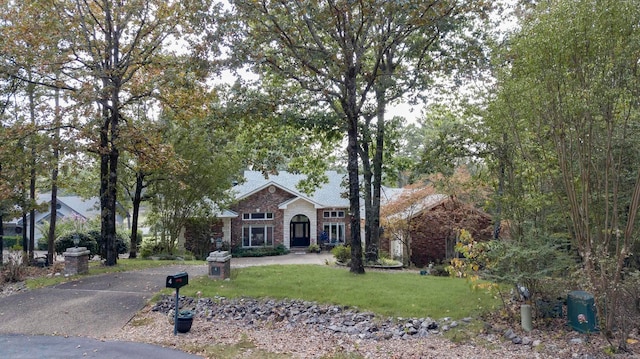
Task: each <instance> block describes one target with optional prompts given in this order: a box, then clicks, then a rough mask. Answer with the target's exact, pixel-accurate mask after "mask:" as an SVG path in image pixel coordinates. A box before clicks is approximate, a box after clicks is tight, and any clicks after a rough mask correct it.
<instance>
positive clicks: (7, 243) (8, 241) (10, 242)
mask: <svg viewBox="0 0 640 359" xmlns="http://www.w3.org/2000/svg"><path fill="white" fill-rule="evenodd" d="M21 242H22V237H20V236H4V237H2V243H3V246H4V248H5V249H6V248H11V247H13V246H15V245H16V244H19V243H21Z"/></svg>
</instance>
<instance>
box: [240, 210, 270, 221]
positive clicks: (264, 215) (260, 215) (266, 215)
mask: <svg viewBox="0 0 640 359" xmlns="http://www.w3.org/2000/svg"><path fill="white" fill-rule="evenodd" d="M242 219H245V220H259V219H273V213H271V212H256V213H244V214H242Z"/></svg>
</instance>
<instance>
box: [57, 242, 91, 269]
mask: <svg viewBox="0 0 640 359" xmlns="http://www.w3.org/2000/svg"><path fill="white" fill-rule="evenodd" d="M89 253H90V252H89V250H88V249H87V247H71V248H67V250H66V251H65V252H64V253H63V255H64V274H65V275H76V274H86V273H89Z"/></svg>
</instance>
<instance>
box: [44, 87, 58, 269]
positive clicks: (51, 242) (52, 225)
mask: <svg viewBox="0 0 640 359" xmlns="http://www.w3.org/2000/svg"><path fill="white" fill-rule="evenodd" d="M59 91H60V90H58V89H56V91H55V117H56V132H55V137H54V139H53V168H52V169H51V216H50V218H49V236H48V238H47V261H48V262H49V265H52V264H53V260H54V249H55V248H54V246H55V240H56V225H57V221H58V208H57V207H58V166H59V163H58V161H59V159H60V146H59V145H60V97H59Z"/></svg>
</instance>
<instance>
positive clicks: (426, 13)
mask: <svg viewBox="0 0 640 359" xmlns="http://www.w3.org/2000/svg"><path fill="white" fill-rule="evenodd" d="M232 3H233V5H235V8H236V12H235V13H234V15H233V16H234V17H235V18H239V19H240V21H241V22H242V24H243V26H241V27H240V29H242V30H243V31H238V32H236V33H237V37H236V40H237V42H236V44H235V46H234V51H236V53H239V54H242V55H244V56H245V58H246V59H248V61H249V62H250V63H251V64H252V65H253V66H254V70H255V71H256V72H257V73H260V74H262V75H263V80H264V82H263V83H264V84H269V83H271V84H272V85H273V86H278V87H282V86H285V87H291V88H292V89H294V88H295V89H299V90H303V91H305V92H306V93H307V95H308V97H309V98H314V99H316V101H317V104H318V105H322V106H327V107H329V108H331V109H332V110H333V111H334V112H335V113H336V115H337V116H338V117H339V118H340V123H339V127H340V128H342V129H343V131H345V132H346V134H347V136H346V137H347V151H346V152H347V169H348V173H349V200H350V212H351V213H350V214H351V236H352V237H351V249H352V261H351V271H352V272H355V273H363V272H364V267H363V263H362V261H361V255H362V245H361V235H360V229H359V228H360V183H359V175H360V170H359V161H358V158H359V155H360V154H361V153H362V154H364V151H361V150H362V148H361V141H362V140H363V139H362V138H361V136H360V135H361V132H362V131H361V128H362V127H361V126H362V124H361V119H362V118H363V115H365V112H366V111H365V109H366V107H367V106H370V107H371V108H375V109H376V110H375V111H374V113H376V114H381V113H384V112H385V109H386V104H387V103H389V101H392V100H393V99H394V98H398V97H399V96H401V94H402V93H403V91H408V90H409V89H410V88H412V86H413V85H415V84H416V83H417V82H416V79H417V78H420V77H421V75H420V74H421V71H422V70H424V69H425V68H426V66H423V64H424V63H425V62H424V59H425V57H427V56H428V55H429V51H431V50H434V49H433V48H431V47H430V44H429V42H430V41H431V42H435V40H438V39H439V38H440V36H441V33H440V32H442V31H445V30H446V31H448V30H449V27H450V26H451V25H452V23H448V22H447V21H446V20H445V21H443V19H446V18H447V16H449V15H450V14H453V13H455V14H457V13H459V12H460V11H462V10H463V9H468V8H471V7H473V6H474V5H472V4H473V3H474V2H468V3H467V2H456V1H450V2H447V1H408V2H407V1H405V2H388V1H373V0H372V1H360V2H354V1H296V2H268V1H258V2H256V1H244V0H237V1H233V2H232ZM441 24H442V27H440V25H441ZM429 27H431V29H430V32H429V34H428V35H426V36H424V37H421V34H422V32H423V31H424V32H427V29H428V28H429ZM429 39H431V40H429ZM405 61H406V62H405ZM402 66H405V67H402ZM400 69H403V71H402V72H401V71H400ZM413 71H415V72H413ZM398 73H401V74H403V76H395V78H396V79H395V80H392V79H393V78H394V75H397V74H398ZM405 75H406V76H405ZM399 78H402V79H403V80H399ZM405 80H406V82H403V81H405ZM401 84H402V85H401ZM411 84H413V85H411ZM374 90H375V91H374ZM372 91H374V92H375V94H374V98H376V96H377V99H378V100H379V101H378V105H375V104H373V103H372V101H371V96H370V95H371V93H372ZM373 102H375V101H373ZM374 117H376V115H373V116H369V117H366V118H369V119H372V118H374ZM377 118H378V121H379V122H378V126H377V131H378V132H377V140H376V141H377V142H376V146H377V148H373V150H374V151H375V152H374V158H375V163H374V166H373V167H374V168H375V169H376V171H375V172H374V171H373V170H372V171H370V172H369V173H367V176H368V178H369V184H366V183H365V187H366V191H369V193H370V195H369V196H367V208H369V209H370V211H369V213H367V217H368V218H369V220H372V222H370V223H369V222H368V223H369V225H368V226H367V227H368V228H370V230H369V231H367V233H369V234H370V233H377V232H378V231H377V227H378V224H379V223H378V221H379V219H378V220H376V219H375V218H379V209H378V208H379V204H378V203H377V200H378V199H377V198H379V193H378V191H379V186H378V184H379V183H381V178H382V177H381V176H382V175H381V169H382V151H383V147H384V130H385V125H384V117H383V116H378V117H377ZM365 127H368V126H365ZM367 130H368V128H367ZM365 135H366V134H365ZM371 138H372V137H371V136H367V139H366V141H370V139H371ZM378 148H379V150H378ZM365 156H366V157H365V159H367V160H368V159H369V157H368V151H367V153H366V154H365ZM365 168H368V167H365ZM373 175H375V176H376V177H375V181H372V180H371V178H372V176H373ZM372 182H375V183H372ZM372 185H374V186H373V187H372ZM370 188H378V190H375V191H376V192H373V193H372V192H370V191H371V189H370ZM365 193H366V192H365ZM376 213H378V214H377V215H376ZM371 227H376V229H375V230H371ZM376 235H377V234H376ZM368 238H369V237H368ZM374 252H375V251H374Z"/></svg>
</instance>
